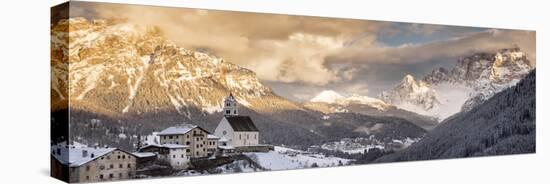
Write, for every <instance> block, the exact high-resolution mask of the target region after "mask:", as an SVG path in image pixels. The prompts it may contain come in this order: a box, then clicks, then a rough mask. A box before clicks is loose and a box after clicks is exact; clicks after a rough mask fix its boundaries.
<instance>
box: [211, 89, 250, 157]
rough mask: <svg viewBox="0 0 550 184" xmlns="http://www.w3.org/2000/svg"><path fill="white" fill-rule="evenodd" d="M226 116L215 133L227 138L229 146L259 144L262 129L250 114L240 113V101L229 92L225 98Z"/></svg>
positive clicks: (224, 111)
mask: <svg viewBox="0 0 550 184" xmlns="http://www.w3.org/2000/svg"><path fill="white" fill-rule="evenodd" d="M223 113H224V117H223V118H222V119H221V121H220V123H219V124H218V127H216V130H215V131H214V135H216V136H217V137H219V138H220V139H225V140H227V145H228V146H236V147H240V146H257V145H258V144H259V142H260V141H259V140H260V131H259V130H258V128H257V127H256V125H255V124H254V122H253V121H252V119H251V118H250V117H249V116H241V115H239V107H238V102H237V100H236V99H235V97H234V96H233V94H229V96H228V97H226V98H225V100H224V107H223Z"/></svg>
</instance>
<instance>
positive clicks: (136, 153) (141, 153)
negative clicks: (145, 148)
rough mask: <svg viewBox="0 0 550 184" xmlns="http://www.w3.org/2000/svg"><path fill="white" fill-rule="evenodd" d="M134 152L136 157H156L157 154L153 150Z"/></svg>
mask: <svg viewBox="0 0 550 184" xmlns="http://www.w3.org/2000/svg"><path fill="white" fill-rule="evenodd" d="M132 154H134V155H135V156H136V157H139V158H145V157H154V156H156V155H157V154H155V153H153V152H134V153H132Z"/></svg>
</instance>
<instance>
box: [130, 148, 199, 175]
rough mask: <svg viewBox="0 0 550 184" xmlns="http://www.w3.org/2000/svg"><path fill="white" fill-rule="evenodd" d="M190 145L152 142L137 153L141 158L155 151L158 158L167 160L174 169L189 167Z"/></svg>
mask: <svg viewBox="0 0 550 184" xmlns="http://www.w3.org/2000/svg"><path fill="white" fill-rule="evenodd" d="M189 150H190V149H189V146H187V145H180V144H162V145H158V144H152V145H147V146H144V147H141V148H139V152H138V153H136V155H138V156H139V157H140V158H144V159H145V158H147V155H150V154H151V153H154V154H155V155H156V156H157V159H158V160H161V161H166V162H167V163H169V164H170V166H171V167H172V168H173V169H176V170H181V169H186V168H188V167H189V159H190V155H191V152H190V151H189Z"/></svg>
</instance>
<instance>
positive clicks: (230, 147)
mask: <svg viewBox="0 0 550 184" xmlns="http://www.w3.org/2000/svg"><path fill="white" fill-rule="evenodd" d="M218 148H220V149H225V150H229V149H235V147H233V146H218Z"/></svg>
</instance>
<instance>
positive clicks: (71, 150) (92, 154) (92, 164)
mask: <svg viewBox="0 0 550 184" xmlns="http://www.w3.org/2000/svg"><path fill="white" fill-rule="evenodd" d="M51 155H52V158H53V159H55V161H52V163H54V165H52V170H58V168H66V169H68V180H69V182H70V183H72V182H98V181H113V180H123V179H131V178H134V177H135V174H136V157H135V156H134V155H133V154H131V153H129V152H126V151H124V150H121V149H118V148H98V147H76V146H70V145H69V146H67V145H65V146H63V145H54V146H52V153H51Z"/></svg>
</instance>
